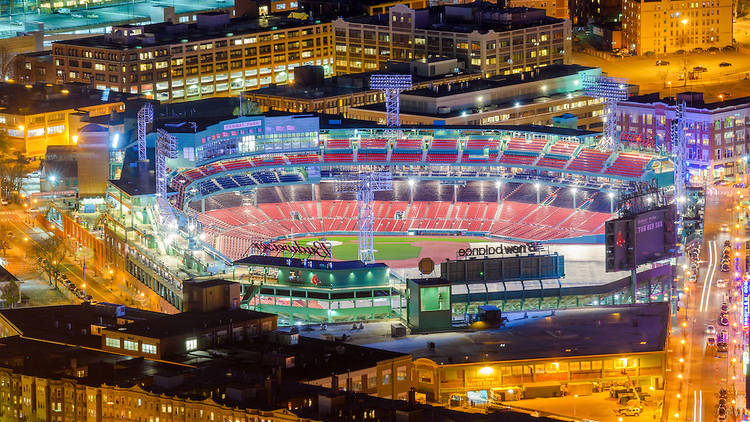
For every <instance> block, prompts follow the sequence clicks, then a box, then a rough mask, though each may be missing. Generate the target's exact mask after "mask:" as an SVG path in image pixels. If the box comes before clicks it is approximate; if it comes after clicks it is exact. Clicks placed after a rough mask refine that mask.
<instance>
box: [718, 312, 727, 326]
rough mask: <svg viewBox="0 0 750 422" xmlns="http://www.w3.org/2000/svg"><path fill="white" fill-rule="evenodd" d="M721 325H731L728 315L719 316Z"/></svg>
mask: <svg viewBox="0 0 750 422" xmlns="http://www.w3.org/2000/svg"><path fill="white" fill-rule="evenodd" d="M719 325H721V326H722V327H727V326H729V319H727V317H726V316H724V315H722V316H720V317H719Z"/></svg>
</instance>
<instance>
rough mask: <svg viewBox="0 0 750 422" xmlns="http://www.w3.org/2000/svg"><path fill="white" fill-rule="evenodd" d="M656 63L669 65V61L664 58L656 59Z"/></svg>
mask: <svg viewBox="0 0 750 422" xmlns="http://www.w3.org/2000/svg"><path fill="white" fill-rule="evenodd" d="M656 65H657V66H669V62H668V61H666V60H657V61H656Z"/></svg>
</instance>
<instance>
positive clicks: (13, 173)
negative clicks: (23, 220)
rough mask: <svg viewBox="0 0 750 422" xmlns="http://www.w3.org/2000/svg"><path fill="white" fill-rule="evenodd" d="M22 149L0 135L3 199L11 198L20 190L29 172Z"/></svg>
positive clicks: (0, 188) (0, 189)
mask: <svg viewBox="0 0 750 422" xmlns="http://www.w3.org/2000/svg"><path fill="white" fill-rule="evenodd" d="M23 148H24V147H23V145H19V144H18V143H17V142H14V141H12V140H10V138H8V135H7V134H0V157H2V158H0V193H2V196H3V198H11V197H13V196H14V195H15V194H16V193H17V192H18V191H19V190H20V189H21V185H22V182H23V178H24V176H26V174H27V173H28V172H29V170H30V166H29V160H28V159H27V158H26V157H25V156H24V155H23V153H22V149H23Z"/></svg>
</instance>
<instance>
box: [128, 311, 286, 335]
mask: <svg viewBox="0 0 750 422" xmlns="http://www.w3.org/2000/svg"><path fill="white" fill-rule="evenodd" d="M263 318H276V315H275V314H269V313H265V312H257V311H249V310H245V309H230V310H224V311H216V312H181V313H179V314H173V315H164V314H161V315H160V316H159V317H158V318H153V319H147V320H141V321H135V322H132V323H130V324H127V325H124V326H122V327H119V328H117V329H116V330H117V331H118V332H120V333H125V334H132V335H136V336H143V337H151V338H165V337H171V336H178V335H182V334H189V333H193V332H195V331H196V330H201V329H203V330H205V329H209V328H213V327H220V326H224V325H227V324H229V323H230V322H235V323H238V322H243V321H252V320H258V319H263Z"/></svg>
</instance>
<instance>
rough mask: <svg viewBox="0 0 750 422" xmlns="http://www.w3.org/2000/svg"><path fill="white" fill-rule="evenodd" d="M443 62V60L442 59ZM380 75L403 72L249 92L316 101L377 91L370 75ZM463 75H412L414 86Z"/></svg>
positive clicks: (348, 77) (357, 74)
mask: <svg viewBox="0 0 750 422" xmlns="http://www.w3.org/2000/svg"><path fill="white" fill-rule="evenodd" d="M441 61H442V59H441ZM374 73H378V74H402V73H403V72H395V71H394V72H388V71H378V72H362V73H353V74H350V75H339V76H334V77H331V78H325V79H323V82H322V83H320V84H317V85H314V86H304V85H301V84H299V83H294V84H286V85H271V86H267V87H265V88H260V89H256V90H253V91H248V94H250V95H265V96H271V97H287V98H297V99H305V100H316V99H320V98H327V97H336V96H340V95H349V94H355V93H358V92H364V91H375V90H374V89H371V88H370V75H372V74H374ZM462 74H464V72H461V73H449V74H446V75H436V76H434V77H423V76H418V75H412V84H414V85H417V84H423V83H431V82H432V83H440V82H441V81H442V80H445V79H450V78H455V77H456V76H458V75H462Z"/></svg>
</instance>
